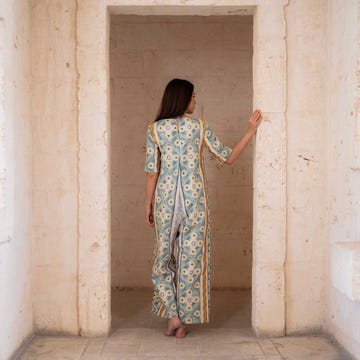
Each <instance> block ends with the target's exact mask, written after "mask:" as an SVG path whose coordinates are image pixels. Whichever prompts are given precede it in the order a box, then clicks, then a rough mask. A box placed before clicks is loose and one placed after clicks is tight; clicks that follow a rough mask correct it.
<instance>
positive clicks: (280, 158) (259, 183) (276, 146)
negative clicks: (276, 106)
mask: <svg viewBox="0 0 360 360" xmlns="http://www.w3.org/2000/svg"><path fill="white" fill-rule="evenodd" d="M274 134H276V135H274ZM285 136H286V133H285V116H284V114H278V113H269V114H267V113H266V112H265V113H263V121H262V123H261V125H260V127H259V128H258V130H257V135H256V153H255V161H254V178H255V181H256V182H255V184H254V186H255V188H256V189H257V188H258V189H267V188H275V187H281V186H285V174H286V137H285ZM270 148H271V149H272V150H271V151H269V149H270Z"/></svg>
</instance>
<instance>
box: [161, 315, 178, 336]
mask: <svg viewBox="0 0 360 360" xmlns="http://www.w3.org/2000/svg"><path fill="white" fill-rule="evenodd" d="M181 326H182V324H181V320H180V319H179V317H178V316H177V317H174V318H171V319H169V321H168V328H167V329H166V331H165V335H167V336H172V335H175V333H176V332H177V330H178V329H180V327H181Z"/></svg>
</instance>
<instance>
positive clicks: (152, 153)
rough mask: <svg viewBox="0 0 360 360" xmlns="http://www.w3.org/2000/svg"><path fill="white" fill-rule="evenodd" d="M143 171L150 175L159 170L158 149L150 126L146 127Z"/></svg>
mask: <svg viewBox="0 0 360 360" xmlns="http://www.w3.org/2000/svg"><path fill="white" fill-rule="evenodd" d="M144 170H145V171H146V172H150V173H156V172H158V170H159V148H158V145H157V143H156V142H155V139H154V136H153V133H152V131H151V125H149V126H148V128H147V133H146V159H145V168H144Z"/></svg>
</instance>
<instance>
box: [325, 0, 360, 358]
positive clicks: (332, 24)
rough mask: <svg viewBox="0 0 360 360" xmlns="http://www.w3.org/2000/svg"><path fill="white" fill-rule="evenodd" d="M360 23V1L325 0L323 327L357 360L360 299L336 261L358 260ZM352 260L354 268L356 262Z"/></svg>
mask: <svg viewBox="0 0 360 360" xmlns="http://www.w3.org/2000/svg"><path fill="white" fill-rule="evenodd" d="M359 20H360V2H359V1H357V0H352V1H345V2H344V1H340V0H331V1H329V4H328V39H329V50H328V131H327V145H328V146H327V150H328V176H329V182H328V191H329V195H328V205H329V211H328V214H327V216H328V224H329V227H328V250H327V255H328V256H327V264H328V266H327V272H328V279H327V280H328V281H327V289H328V291H327V305H328V306H327V311H326V317H325V322H324V328H325V329H326V330H327V331H328V332H330V333H332V334H333V335H334V336H335V337H336V339H337V340H338V341H339V342H341V343H342V344H343V345H344V346H345V347H346V348H347V349H348V350H349V351H350V352H351V353H352V354H353V355H354V356H356V357H357V358H360V301H359V300H356V299H353V300H352V299H351V296H349V295H350V294H346V293H344V287H345V286H346V284H349V281H351V279H349V277H350V276H351V272H350V273H349V272H348V270H349V268H348V266H346V267H342V268H340V263H341V262H342V261H343V255H344V247H345V248H349V246H350V248H353V251H351V253H352V256H356V250H355V248H359V244H360V226H359V224H360V221H359V219H360V191H359V184H360V171H359V169H360V166H359V149H360V138H359V136H358V135H359V129H360V127H359V123H360V122H359V119H360V96H359V89H360V61H359V59H360V28H359ZM330 39H331V40H330ZM341 243H344V244H343V245H341ZM348 254H350V253H348ZM353 260H355V261H354V262H353V264H354V265H355V264H356V259H355V258H353ZM355 271H356V272H355ZM338 272H339V273H338ZM335 273H336V275H335ZM359 276H360V270H359V268H357V270H355V269H354V272H353V275H352V277H353V279H357V280H355V283H357V286H359ZM345 278H346V279H347V281H346V283H344V284H342V286H340V285H339V279H345ZM353 285H355V284H353ZM355 289H356V287H355ZM355 289H354V290H355ZM357 289H358V288H357ZM357 291H358V290H357Z"/></svg>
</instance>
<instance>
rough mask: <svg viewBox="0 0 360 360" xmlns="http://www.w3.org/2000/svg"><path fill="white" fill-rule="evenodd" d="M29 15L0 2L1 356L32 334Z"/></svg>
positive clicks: (22, 6) (19, 5)
mask: <svg viewBox="0 0 360 360" xmlns="http://www.w3.org/2000/svg"><path fill="white" fill-rule="evenodd" d="M29 15H30V12H29V6H28V3H27V2H26V1H22V0H13V1H2V2H0V323H1V326H0V344H1V345H0V359H8V358H9V357H10V356H11V354H13V353H14V352H16V351H17V350H18V349H19V347H20V346H21V344H22V343H24V342H27V340H28V339H29V338H30V337H31V336H32V333H33V311H32V283H31V218H32V208H31V198H32V182H31V153H32V149H31V117H30V67H29V61H28V59H29V56H30V47H29Z"/></svg>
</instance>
